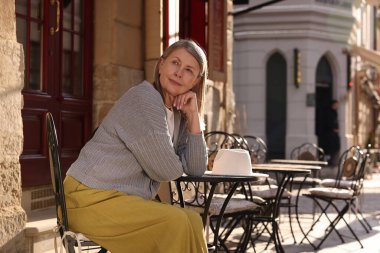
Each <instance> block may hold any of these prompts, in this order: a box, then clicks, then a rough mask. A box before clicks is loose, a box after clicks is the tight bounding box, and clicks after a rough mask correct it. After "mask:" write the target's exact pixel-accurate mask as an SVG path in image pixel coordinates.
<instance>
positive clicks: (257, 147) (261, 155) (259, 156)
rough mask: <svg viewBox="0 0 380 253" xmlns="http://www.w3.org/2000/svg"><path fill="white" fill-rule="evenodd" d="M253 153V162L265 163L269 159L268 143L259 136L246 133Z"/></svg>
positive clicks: (249, 148) (245, 136)
mask: <svg viewBox="0 0 380 253" xmlns="http://www.w3.org/2000/svg"><path fill="white" fill-rule="evenodd" d="M243 137H244V139H245V140H246V142H247V144H248V150H249V151H250V154H251V160H252V163H265V162H266V161H267V151H268V147H267V144H266V143H265V141H264V140H263V139H261V138H260V137H258V136H253V135H244V136H243Z"/></svg>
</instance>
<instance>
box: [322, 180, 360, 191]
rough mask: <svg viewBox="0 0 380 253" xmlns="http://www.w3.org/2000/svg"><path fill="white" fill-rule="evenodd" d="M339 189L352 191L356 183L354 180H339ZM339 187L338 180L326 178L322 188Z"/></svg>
mask: <svg viewBox="0 0 380 253" xmlns="http://www.w3.org/2000/svg"><path fill="white" fill-rule="evenodd" d="M338 183H339V185H338V186H339V188H344V189H352V188H355V187H353V186H354V185H355V182H354V181H353V180H339V182H338ZM336 185H337V180H335V179H332V178H326V179H323V180H322V182H321V186H323V187H336Z"/></svg>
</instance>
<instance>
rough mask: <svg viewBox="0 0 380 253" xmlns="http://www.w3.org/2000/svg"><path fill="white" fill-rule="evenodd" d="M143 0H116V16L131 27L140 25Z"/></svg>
mask: <svg viewBox="0 0 380 253" xmlns="http://www.w3.org/2000/svg"><path fill="white" fill-rule="evenodd" d="M142 13H143V1H142V0H133V1H125V0H117V8H116V17H117V19H118V20H120V21H122V22H124V23H126V24H128V25H129V26H132V27H139V28H140V29H141V26H142Z"/></svg>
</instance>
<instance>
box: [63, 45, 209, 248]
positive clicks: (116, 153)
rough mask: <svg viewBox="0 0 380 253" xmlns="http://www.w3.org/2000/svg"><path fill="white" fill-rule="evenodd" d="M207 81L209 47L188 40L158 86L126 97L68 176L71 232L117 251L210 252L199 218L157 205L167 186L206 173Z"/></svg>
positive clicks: (161, 65)
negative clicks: (161, 187)
mask: <svg viewBox="0 0 380 253" xmlns="http://www.w3.org/2000/svg"><path fill="white" fill-rule="evenodd" d="M206 77H207V59H206V56H205V54H204V52H203V50H202V49H201V48H200V47H199V46H198V45H197V44H196V43H194V42H193V41H189V40H180V41H177V42H175V43H174V44H172V45H171V46H170V47H169V48H168V49H166V50H165V52H164V54H163V55H162V56H161V58H160V60H159V61H158V62H157V65H156V70H155V81H154V83H153V85H152V84H150V83H148V82H147V81H144V82H143V83H141V84H139V85H137V86H135V87H133V88H131V89H130V90H129V91H128V92H126V94H124V95H123V96H122V97H121V98H120V100H119V101H118V102H117V103H116V104H115V106H114V107H113V108H112V109H111V110H110V112H109V113H108V115H107V116H106V117H105V119H104V120H103V122H102V123H101V124H100V126H99V128H98V130H97V131H96V133H95V135H94V137H93V138H92V139H91V140H90V141H89V142H88V143H87V144H86V145H85V146H84V147H83V149H82V150H81V152H80V155H79V157H78V159H77V160H76V161H75V162H74V163H73V164H72V166H71V167H70V169H69V170H68V172H67V176H66V178H65V182H64V187H65V195H66V202H67V209H68V217H69V218H68V220H69V227H70V229H71V230H73V231H77V232H81V233H83V234H85V235H86V236H88V237H89V238H90V239H92V240H93V241H95V242H97V243H99V244H100V245H102V246H103V247H104V248H106V249H108V250H109V251H110V252H112V253H119V252H122V253H124V252H132V253H134V252H136V253H140V252H141V253H142V252H144V253H149V252H152V253H153V252H154V253H157V252H165V253H170V252H172V253H179V252H181V253H183V252H189V253H194V252H207V246H206V241H205V237H204V233H203V225H202V221H201V219H200V216H199V214H197V213H195V212H193V211H191V210H186V209H182V208H179V207H175V206H171V205H168V204H163V203H160V202H157V201H154V200H152V199H153V198H154V197H155V196H156V194H157V191H158V188H159V185H160V182H168V181H170V180H174V179H176V178H178V177H180V176H181V175H182V174H183V173H186V174H190V175H202V174H203V173H204V171H205V170H206V164H207V153H206V145H205V141H204V138H203V134H202V130H201V110H202V106H203V98H204V86H205V80H206Z"/></svg>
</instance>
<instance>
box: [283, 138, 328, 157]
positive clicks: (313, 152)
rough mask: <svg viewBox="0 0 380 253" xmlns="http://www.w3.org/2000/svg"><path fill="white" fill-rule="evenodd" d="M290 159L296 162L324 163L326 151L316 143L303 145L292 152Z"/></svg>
mask: <svg viewBox="0 0 380 253" xmlns="http://www.w3.org/2000/svg"><path fill="white" fill-rule="evenodd" d="M290 158H291V159H296V160H309V161H323V160H324V158H325V151H324V150H323V149H322V148H320V147H318V146H317V145H316V144H314V143H309V142H306V143H303V144H301V145H299V146H297V147H295V148H294V149H293V150H292V151H291V152H290Z"/></svg>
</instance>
